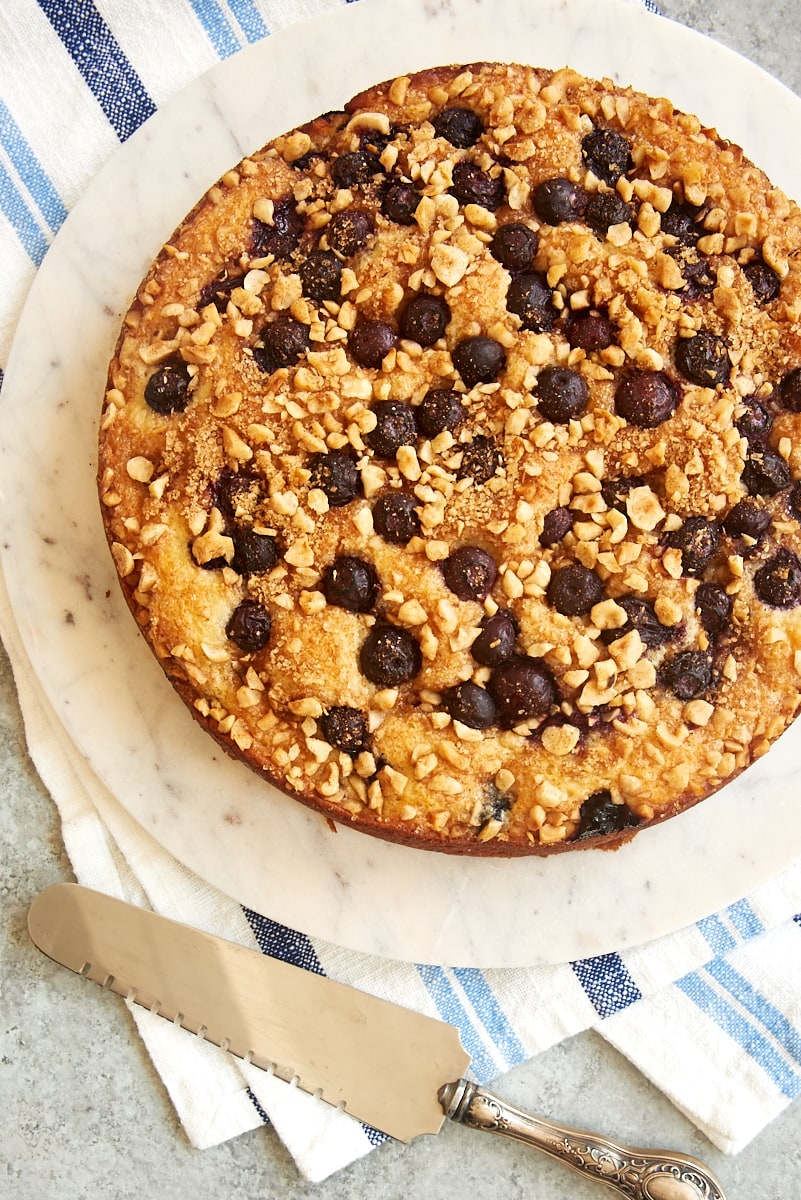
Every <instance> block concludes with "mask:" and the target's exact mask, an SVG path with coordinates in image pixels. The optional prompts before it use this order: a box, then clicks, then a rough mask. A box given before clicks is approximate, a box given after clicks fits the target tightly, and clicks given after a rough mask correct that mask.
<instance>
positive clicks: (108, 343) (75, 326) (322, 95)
mask: <svg viewBox="0 0 801 1200" xmlns="http://www.w3.org/2000/svg"><path fill="white" fill-rule="evenodd" d="M481 58H484V59H500V60H514V59H516V60H524V61H528V62H531V63H533V64H535V65H542V66H550V67H559V66H562V65H564V64H567V63H569V64H570V65H572V66H573V67H575V68H576V69H578V70H580V71H582V72H584V73H585V74H589V75H595V76H599V75H607V76H611V77H613V78H615V79H618V80H620V81H622V82H630V83H631V84H633V85H634V86H635V87H637V88H639V89H641V90H644V91H646V92H649V93H651V94H655V95H667V96H670V98H671V99H672V100H673V101H674V103H676V104H677V105H678V106H679V107H682V108H684V109H686V110H689V111H692V112H696V113H699V114H701V115H702V116H703V119H704V120H705V121H706V122H707V123H709V124H714V125H716V126H717V128H718V129H719V130H720V131H721V132H722V133H723V134H724V135H725V136H727V137H730V138H733V139H734V140H736V141H738V142H739V143H740V144H741V145H742V146H744V148H745V149H746V151H747V152H748V153H749V154H750V156H751V157H752V158H753V159H754V160H755V161H757V162H758V163H759V164H760V166H762V167H763V168H764V169H765V170H767V172H768V173H769V174H770V175H771V177H772V178H773V179H774V181H775V182H776V183H778V184H780V185H781V186H783V187H784V188H785V189H786V190H787V191H789V192H790V193H791V194H794V195H797V196H801V159H799V157H798V153H797V145H796V133H795V131H796V130H797V129H798V127H799V125H801V101H799V99H798V98H797V97H795V96H794V95H793V94H791V93H790V92H789V91H787V90H786V89H785V88H784V87H782V86H781V85H780V84H779V83H777V82H776V81H775V80H773V79H771V78H770V77H768V76H767V75H765V74H764V73H763V72H762V71H760V70H759V69H758V68H756V67H755V66H753V65H751V64H750V63H748V62H746V61H745V60H743V59H741V58H739V57H738V56H736V55H735V54H733V53H731V52H729V51H727V50H725V49H723V48H722V47H721V46H719V45H717V44H715V43H713V42H711V41H709V40H707V39H705V38H703V37H701V36H700V35H698V34H695V33H693V32H692V31H690V30H688V29H685V28H684V27H681V26H678V25H675V24H673V23H670V22H668V21H666V20H663V19H662V18H657V17H654V16H651V15H649V14H647V13H645V11H644V10H641V9H640V8H638V7H633V6H630V5H628V4H624V3H622V2H620V0H593V2H592V3H586V2H584V0H537V3H536V4H532V3H527V2H526V0H404V2H403V3H402V4H399V3H397V0H389V2H385V0H362V2H361V3H359V4H356V5H354V6H353V7H348V8H339V9H336V10H331V11H328V12H327V13H325V14H324V15H322V16H319V17H316V18H314V19H313V20H311V21H310V22H306V23H303V24H300V25H296V26H293V27H291V28H289V29H288V30H286V31H284V32H282V33H278V34H275V35H273V36H271V37H269V38H268V39H266V40H265V41H263V42H260V43H259V44H257V45H255V46H253V47H250V48H249V49H247V50H244V51H242V52H241V53H239V54H237V55H236V56H235V57H233V58H231V59H229V60H227V61H225V62H223V63H221V64H220V65H219V66H217V67H215V68H214V69H213V70H212V71H210V72H209V73H208V74H206V75H204V76H203V77H202V78H200V79H199V80H197V81H196V82H195V83H194V84H192V85H191V86H190V87H189V88H187V89H186V90H185V91H184V92H182V93H181V94H180V95H179V96H178V97H176V98H175V100H173V101H172V102H171V103H170V104H168V105H167V106H166V107H165V108H164V109H163V110H162V111H160V112H159V113H158V114H157V115H156V116H154V117H153V118H152V119H151V120H149V121H148V122H147V124H146V125H145V126H144V127H143V128H142V129H141V130H140V131H139V132H138V133H137V134H136V135H135V136H134V137H132V138H131V139H130V140H129V141H128V142H127V143H126V144H125V145H124V146H123V147H122V148H121V149H120V151H119V152H118V153H117V154H116V156H115V157H114V158H113V160H112V161H111V162H109V164H108V166H107V167H106V168H105V169H104V170H103V171H101V173H100V174H99V175H98V176H97V177H96V178H95V180H94V181H93V182H92V184H91V186H90V187H89V188H88V190H87V192H86V194H85V195H84V196H83V198H82V199H81V201H80V203H78V204H77V206H76V207H75V209H74V211H73V212H72V214H71V215H70V217H69V219H68V220H67V221H66V223H65V225H64V227H63V228H62V230H61V232H60V233H59V235H58V237H57V238H56V240H55V243H54V245H53V247H52V249H51V250H50V252H49V253H48V255H47V257H46V259H45V261H44V264H43V265H42V268H41V270H40V271H39V273H38V275H37V277H36V280H35V283H34V285H33V288H32V290H31V293H30V298H29V300H28V302H27V305H26V307H25V310H24V312H23V314H22V317H21V320H20V323H19V328H18V331H17V335H16V340H15V343H14V347H13V350H12V354H11V358H10V361H9V364H8V369H7V372H6V378H5V383H4V387H3V402H2V407H1V408H0V455H2V466H1V468H0V495H1V496H2V505H0V508H1V509H2V512H1V513H0V524H1V525H2V543H3V546H2V564H3V568H4V571H5V577H6V580H7V584H8V588H9V591H10V594H11V601H12V605H13V608H14V612H15V615H16V617H17V619H18V622H19V626H20V630H21V634H22V638H23V641H24V644H25V647H26V649H27V652H28V654H29V656H30V659H31V662H32V664H33V667H34V669H35V671H36V673H37V675H38V677H39V679H40V680H41V684H42V687H43V688H44V690H45V693H46V694H47V696H48V697H49V699H50V701H51V703H52V705H53V707H54V708H55V710H56V712H57V714H58V716H59V718H60V719H61V721H62V722H63V724H64V726H65V728H66V730H67V732H68V733H69V735H70V737H71V739H72V741H73V742H74V744H75V746H76V747H77V749H78V751H79V752H80V753H81V754H83V755H84V756H85V758H86V759H87V760H88V762H89V763H90V764H91V766H92V767H93V768H94V770H95V772H96V773H97V775H98V776H99V777H100V778H101V779H102V780H103V781H104V782H105V783H106V785H107V786H108V787H109V788H110V789H111V791H112V792H113V794H114V795H115V796H116V797H117V799H118V800H119V802H120V803H121V804H122V805H123V806H124V808H125V809H126V810H127V811H128V812H129V813H130V814H131V815H132V816H133V817H134V818H135V819H136V820H137V821H138V822H139V823H140V824H141V825H142V826H143V827H144V828H145V829H146V830H147V831H149V832H150V833H151V834H152V835H153V837H154V838H155V839H156V840H157V842H158V843H159V844H161V845H162V846H163V847H165V848H166V849H167V850H168V851H170V852H171V853H172V854H173V855H174V856H175V857H176V858H177V859H179V860H180V861H181V862H183V863H184V864H185V865H186V866H187V867H189V868H190V869H191V870H193V871H194V872H196V873H197V874H198V875H199V876H201V877H202V878H203V879H205V880H206V881H208V882H209V883H211V884H213V885H214V886H216V887H217V888H219V889H221V890H222V891H223V892H225V893H226V894H228V895H229V896H232V897H234V898H235V899H236V900H238V901H240V902H242V903H244V904H247V905H249V906H250V907H252V908H254V909H256V910H257V911H259V912H261V913H264V914H265V915H267V916H269V917H272V918H273V919H275V920H278V921H280V922H283V923H284V924H286V925H288V926H291V927H292V928H294V929H298V930H301V931H303V932H305V933H308V934H311V935H314V936H317V937H321V938H324V939H326V940H328V941H330V942H333V943H336V944H339V945H342V946H346V947H349V948H352V949H356V950H360V951H366V952H369V953H373V954H377V955H384V956H389V957H393V958H398V959H404V960H412V961H418V962H428V963H439V964H445V965H447V964H450V965H461V966H481V967H510V966H524V965H534V964H537V963H544V962H566V961H568V960H570V959H574V958H579V957H584V956H587V955H590V954H599V953H603V952H607V951H610V950H613V949H620V948H623V947H625V946H628V945H632V944H639V943H642V942H644V941H646V940H649V939H651V938H654V937H656V936H658V935H660V934H664V933H667V932H670V931H673V930H675V929H677V928H680V927H682V926H684V925H686V924H689V923H691V922H692V921H694V920H696V919H698V918H700V917H702V916H704V915H706V914H708V913H710V912H713V911H716V910H718V909H720V908H722V907H723V906H725V905H726V904H728V903H730V902H732V901H734V900H736V899H738V898H739V897H740V896H742V895H745V894H746V893H748V892H749V891H750V890H752V889H753V888H754V887H755V886H757V885H758V884H760V883H761V882H763V881H766V880H768V879H769V878H771V877H772V876H773V875H775V874H776V873H778V872H779V871H780V870H781V869H782V868H783V867H785V866H787V865H789V863H790V862H791V861H792V860H793V859H794V858H797V857H798V856H799V855H801V822H799V820H798V815H797V808H796V805H795V803H794V801H793V797H792V794H791V793H792V782H791V780H792V774H793V768H794V759H796V758H797V755H798V750H799V746H801V726H800V727H799V728H798V729H796V730H794V731H791V732H790V733H788V734H787V735H785V737H784V738H783V739H782V740H781V741H780V742H779V744H778V745H777V746H776V747H775V748H774V749H773V750H771V752H770V753H769V754H768V755H767V756H766V758H764V759H763V760H762V761H760V762H759V763H758V764H757V765H755V766H754V767H753V768H752V769H751V770H750V771H748V772H747V773H746V774H745V776H744V777H742V778H741V779H740V780H738V781H737V782H735V783H733V784H731V785H729V786H728V787H726V788H725V790H723V791H722V792H720V793H718V795H717V796H715V797H713V798H711V799H710V800H708V801H707V802H705V803H704V804H702V805H701V806H699V807H698V808H696V809H694V810H692V811H691V812H689V813H687V814H685V815H684V816H682V817H680V818H678V819H676V820H673V821H670V822H667V823H666V824H665V825H663V826H660V827H658V828H655V829H653V830H649V831H644V832H643V833H642V834H641V835H640V836H639V837H638V838H636V839H635V841H634V842H633V843H632V844H631V845H629V846H627V847H624V848H623V849H621V850H619V851H618V852H617V853H614V854H611V853H603V852H601V851H597V850H596V851H593V850H587V851H585V852H582V853H573V854H564V855H559V856H556V857H553V858H550V859H545V860H541V859H528V860H495V861H480V860H478V861H475V860H466V859H463V858H461V859H460V858H453V857H450V856H447V855H440V854H432V853H430V852H423V851H415V850H411V849H407V848H403V847H399V846H393V845H389V844H385V843H382V842H381V841H378V840H376V839H374V838H371V837H368V836H366V835H364V834H359V833H356V832H354V831H352V830H349V829H345V828H343V829H339V830H338V831H337V832H334V831H332V829H331V828H330V827H329V826H328V825H327V824H326V822H325V821H324V820H323V819H322V818H320V817H318V816H317V815H316V814H314V813H312V812H310V811H308V810H307V809H305V808H304V807H303V806H301V805H299V804H297V803H296V802H293V801H292V800H289V799H287V798H286V797H284V796H282V795H281V794H279V793H277V792H276V791H274V790H273V789H272V788H270V787H268V786H267V785H265V784H264V783H263V781H261V780H259V779H258V778H257V777H256V776H255V775H253V774H252V773H251V772H250V771H248V770H247V768H245V767H244V766H242V765H241V764H239V763H236V762H233V761H231V760H229V759H227V758H226V757H225V756H224V755H222V754H221V753H220V752H219V750H218V749H217V747H216V746H215V745H214V743H213V742H212V740H211V739H210V738H208V737H207V735H205V734H204V733H203V732H202V731H201V730H200V729H199V728H198V727H197V726H196V725H195V723H194V721H193V720H192V717H191V716H190V714H189V713H188V712H187V710H186V709H185V708H184V706H183V704H182V703H181V701H180V700H179V699H178V697H177V696H176V695H175V694H174V693H173V691H172V688H171V687H170V686H169V684H168V683H167V682H166V681H165V679H164V677H163V675H162V673H161V670H160V668H159V667H158V665H157V664H156V662H155V660H154V659H153V658H152V656H151V654H150V651H149V650H148V648H147V646H146V645H145V643H144V641H143V639H142V638H141V637H140V636H139V634H138V632H137V629H136V626H135V624H134V622H133V620H132V618H131V616H130V614H129V612H128V610H127V608H126V607H125V605H124V602H123V600H122V597H121V594H120V591H119V589H118V586H117V581H116V577H115V575H114V574H113V569H112V564H111V559H110V556H109V554H108V551H107V548H106V544H105V539H104V536H103V532H102V528H101V523H100V517H99V512H98V504H97V500H96V493H95V469H96V467H95V461H96V453H95V445H96V431H97V419H98V414H99V411H100V403H101V397H102V393H103V387H104V379H105V370H106V364H107V361H108V359H109V357H110V354H111V351H112V348H113V345H114V342H115V339H116V336H117V330H118V327H119V322H120V320H121V317H122V314H123V313H124V311H125V310H126V308H127V306H128V304H129V301H130V298H131V296H132V294H133V292H134V290H135V288H136V286H137V284H138V282H139V280H140V278H141V277H142V275H143V274H144V272H145V270H146V269H147V267H148V265H149V263H150V261H151V259H152V258H153V256H154V255H155V253H156V252H157V251H158V249H159V247H160V246H161V244H162V242H163V241H164V240H166V238H168V237H169V235H170V234H171V232H172V230H173V229H174V227H175V226H176V225H177V224H178V222H179V221H180V220H181V218H182V217H183V216H184V214H185V213H186V212H187V211H188V210H189V209H190V208H191V207H192V206H193V204H194V202H195V201H196V199H197V198H198V197H199V196H200V195H201V194H202V192H203V191H204V189H205V188H206V187H207V186H209V185H210V184H211V183H212V182H213V181H214V180H215V179H216V178H218V177H219V175H221V174H222V173H223V172H224V171H225V170H226V169H227V168H228V167H229V166H231V165H233V164H235V163H236V162H237V161H238V160H239V159H240V158H241V157H242V156H243V154H245V153H247V152H249V151H252V150H254V149H256V148H257V147H258V146H260V145H261V144H263V143H264V142H265V141H266V140H267V139H268V138H269V137H270V136H273V135H275V134H278V133H280V132H283V131H284V130H286V129H289V128H291V127H292V126H293V125H294V124H296V123H299V122H301V121H303V120H305V119H308V118H309V117H312V116H313V115H315V114H317V113H318V112H322V111H325V110H327V109H331V108H336V107H340V106H341V105H342V103H343V102H344V101H345V100H346V99H347V98H348V97H349V96H350V95H352V94H354V93H355V92H356V91H357V90H360V89H361V88H363V87H365V86H367V85H368V84H370V83H372V82H374V81H376V80H379V79H384V78H389V77H392V76H393V75H395V74H400V73H404V72H408V71H411V70H415V69H419V68H422V67H426V66H432V65H435V64H437V63H440V62H469V61H475V60H477V59H481Z"/></svg>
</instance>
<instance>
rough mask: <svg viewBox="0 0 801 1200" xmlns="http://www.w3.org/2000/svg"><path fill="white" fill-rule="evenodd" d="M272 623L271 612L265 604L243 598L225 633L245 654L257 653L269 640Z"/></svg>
mask: <svg viewBox="0 0 801 1200" xmlns="http://www.w3.org/2000/svg"><path fill="white" fill-rule="evenodd" d="M271 625H272V621H271V619H270V613H269V611H268V609H266V608H265V607H264V605H263V604H259V603H257V601H255V600H242V601H241V602H240V603H239V604H238V605H237V607H236V608H235V609H234V611H233V613H232V614H231V617H230V619H229V621H228V624H227V625H226V627H225V633H226V636H227V637H229V638H230V639H231V641H232V642H236V644H237V646H238V647H239V649H240V650H244V652H245V654H255V653H256V652H257V651H258V650H263V649H264V647H265V646H266V645H267V643H268V642H269V640H270V628H271Z"/></svg>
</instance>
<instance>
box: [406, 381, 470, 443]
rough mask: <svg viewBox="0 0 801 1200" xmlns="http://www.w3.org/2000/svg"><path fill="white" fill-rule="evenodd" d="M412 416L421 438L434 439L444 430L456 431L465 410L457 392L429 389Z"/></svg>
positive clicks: (462, 419) (444, 389)
mask: <svg viewBox="0 0 801 1200" xmlns="http://www.w3.org/2000/svg"><path fill="white" fill-rule="evenodd" d="M414 416H415V420H416V421H417V428H418V429H419V430H420V433H421V434H422V435H423V437H427V438H435V437H436V436H437V434H440V433H443V432H444V431H445V430H446V429H451V430H453V429H458V428H459V426H460V425H461V424H462V422H463V421H464V417H465V410H464V407H463V405H462V402H461V400H460V398H459V393H458V392H452V391H450V390H449V389H447V388H431V390H430V391H428V392H426V394H425V396H424V397H423V399H422V400H421V402H420V404H418V406H417V408H416V409H415V410H414Z"/></svg>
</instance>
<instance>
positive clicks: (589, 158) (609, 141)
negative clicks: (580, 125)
mask: <svg viewBox="0 0 801 1200" xmlns="http://www.w3.org/2000/svg"><path fill="white" fill-rule="evenodd" d="M581 157H582V159H583V160H584V163H585V165H586V167H587V169H588V170H589V171H592V173H593V175H595V176H596V177H597V178H598V179H602V180H603V181H604V183H608V184H610V185H614V184H616V183H617V181H618V179H619V178H620V176H621V175H625V174H626V173H627V172H628V171H630V170H631V168H632V166H633V165H634V163H633V161H632V157H631V145H630V143H629V141H628V139H627V138H625V137H624V136H623V134H622V133H616V132H615V130H614V129H598V128H596V129H593V131H592V132H591V133H587V134H585V135H584V137H583V138H582V139H581Z"/></svg>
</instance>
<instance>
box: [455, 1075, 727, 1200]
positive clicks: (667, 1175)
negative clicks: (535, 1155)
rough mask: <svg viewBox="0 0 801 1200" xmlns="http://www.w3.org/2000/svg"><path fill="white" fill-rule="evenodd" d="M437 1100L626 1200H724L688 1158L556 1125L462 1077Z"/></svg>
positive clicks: (465, 1120)
mask: <svg viewBox="0 0 801 1200" xmlns="http://www.w3.org/2000/svg"><path fill="white" fill-rule="evenodd" d="M439 1101H440V1104H441V1105H442V1107H443V1109H444V1111H445V1115H446V1116H448V1117H450V1118H451V1120H453V1121H458V1122H460V1123H461V1124H462V1125H469V1126H470V1127H471V1128H472V1129H484V1130H486V1131H487V1132H489V1133H502V1134H503V1135H504V1136H505V1137H510V1138H515V1139H516V1140H517V1141H519V1142H526V1143H527V1145H529V1146H534V1147H536V1149H537V1150H542V1151H544V1153H545V1154H550V1156H551V1157H552V1158H557V1159H559V1160H560V1161H561V1162H563V1163H565V1164H566V1166H568V1167H572V1168H573V1170H574V1171H578V1172H579V1173H580V1174H581V1175H586V1176H589V1178H590V1179H597V1180H598V1182H599V1183H605V1184H606V1185H607V1187H611V1188H614V1190H615V1191H616V1192H619V1193H620V1195H621V1196H627V1197H628V1200H725V1196H724V1195H723V1191H722V1189H721V1186H720V1184H719V1183H718V1181H717V1179H715V1176H714V1175H713V1174H712V1172H711V1171H709V1170H707V1168H706V1167H705V1166H704V1165H703V1163H700V1162H698V1160H697V1159H695V1158H690V1157H688V1156H687V1155H686V1154H674V1153H673V1151H671V1150H640V1149H635V1148H634V1147H632V1146H620V1145H618V1144H617V1142H611V1141H609V1139H608V1138H603V1137H599V1136H598V1135H597V1134H594V1133H586V1132H584V1131H583V1130H580V1129H568V1128H566V1127H565V1126H564V1125H554V1124H552V1123H551V1122H550V1121H544V1120H542V1118H541V1117H535V1116H534V1115H533V1114H532V1113H527V1112H524V1111H523V1110H522V1109H520V1108H514V1107H513V1106H512V1105H511V1104H506V1102H505V1101H503V1100H501V1099H499V1097H498V1096H493V1094H492V1093H491V1092H487V1091H485V1090H484V1088H480V1087H478V1086H477V1085H476V1084H474V1083H470V1082H469V1081H468V1080H466V1079H458V1080H457V1081H456V1082H455V1083H448V1084H446V1085H445V1087H443V1088H441V1089H440V1092H439Z"/></svg>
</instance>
